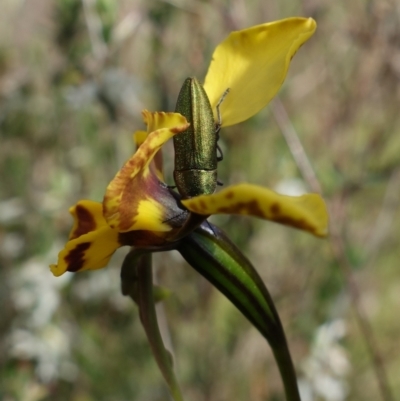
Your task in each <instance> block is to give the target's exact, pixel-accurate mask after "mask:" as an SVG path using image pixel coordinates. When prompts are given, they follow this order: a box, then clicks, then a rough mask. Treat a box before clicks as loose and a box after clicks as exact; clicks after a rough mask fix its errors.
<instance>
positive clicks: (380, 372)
mask: <svg viewBox="0 0 400 401" xmlns="http://www.w3.org/2000/svg"><path fill="white" fill-rule="evenodd" d="M272 111H273V115H274V117H275V120H276V122H277V124H278V126H279V128H280V130H281V133H282V135H283V136H284V138H285V140H286V143H287V144H288V147H289V149H290V152H291V153H292V156H293V158H294V160H295V162H296V164H297V167H298V169H299V171H300V173H301V174H302V176H303V178H304V180H305V181H306V182H307V184H308V185H309V186H310V188H311V190H312V191H314V192H318V193H322V187H321V184H320V182H319V180H318V178H317V176H316V174H315V172H314V170H313V168H312V165H311V163H310V161H309V159H308V157H307V155H306V152H305V150H304V148H303V146H302V144H301V142H300V139H299V136H298V135H297V132H296V130H295V128H294V127H293V124H292V123H291V121H290V119H289V116H288V114H287V112H286V110H285V108H284V106H283V104H282V103H281V102H280V101H279V100H275V101H274V103H273V104H272ZM396 182H397V180H396ZM329 240H330V244H331V247H332V251H333V257H334V258H335V260H336V262H337V264H338V266H339V267H340V269H341V272H342V275H343V276H344V278H345V281H346V284H347V287H348V289H349V293H350V299H351V304H352V307H353V310H354V313H355V316H356V320H357V324H358V326H359V329H360V331H361V333H362V336H363V337H364V340H365V343H366V346H367V348H368V351H369V353H370V357H371V360H372V364H373V367H374V370H375V376H376V379H377V382H378V386H379V391H380V393H381V397H382V400H384V401H394V397H393V394H392V391H391V389H390V386H389V380H388V377H387V374H386V370H385V366H384V363H383V358H382V356H381V353H380V351H379V348H378V344H377V341H376V339H375V336H374V333H373V329H372V327H371V324H370V322H369V320H368V317H367V315H366V313H365V311H364V309H363V307H362V305H361V301H360V290H359V288H358V285H357V282H356V280H355V278H354V275H353V267H352V265H351V262H350V260H349V258H348V257H347V254H346V251H345V246H344V243H343V238H342V236H341V233H340V232H339V230H338V229H337V227H336V226H335V222H334V221H333V222H331V235H330V237H329Z"/></svg>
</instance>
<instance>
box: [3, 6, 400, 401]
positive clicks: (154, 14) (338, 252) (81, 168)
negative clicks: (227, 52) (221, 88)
mask: <svg viewBox="0 0 400 401" xmlns="http://www.w3.org/2000/svg"><path fill="white" fill-rule="evenodd" d="M296 15H298V16H311V17H313V18H315V19H316V21H317V23H318V30H317V33H316V34H315V36H314V37H313V38H312V39H311V40H310V41H309V42H308V43H307V44H306V45H305V46H304V47H303V48H302V49H301V50H300V51H299V53H298V54H297V55H296V57H295V58H294V61H293V63H292V66H291V69H290V72H289V76H288V79H287V80H286V83H285V85H284V86H283V88H282V90H281V92H280V95H279V96H280V101H281V102H282V104H283V106H284V108H285V109H286V111H287V113H288V116H289V119H290V122H291V123H292V124H293V126H294V128H295V130H296V133H297V135H298V136H299V138H300V140H301V142H302V143H303V146H304V148H305V151H306V153H307V155H308V157H309V159H310V160H311V163H312V165H313V167H314V169H315V171H316V174H317V176H318V179H319V180H320V182H321V186H322V189H323V192H324V195H325V198H326V200H327V202H328V204H329V207H330V211H331V221H332V231H333V233H334V235H333V236H332V238H331V239H330V240H326V241H323V240H318V239H315V238H312V237H311V236H309V235H307V234H304V233H301V232H297V231H295V230H289V229H287V228H284V227H280V226H277V225H275V224H272V223H270V224H268V223H265V222H260V221H256V220H251V219H246V218H242V217H231V216H228V217H226V216H224V217H219V218H216V219H215V221H216V222H217V223H218V224H219V225H220V226H221V227H222V228H223V229H224V230H225V231H226V232H227V233H228V234H229V236H230V237H231V238H232V240H233V241H235V242H236V244H238V245H239V246H240V247H241V248H242V249H243V251H244V252H245V253H246V254H247V255H248V256H249V258H250V259H251V260H252V262H254V265H255V266H256V268H257V269H258V270H259V272H260V274H261V276H262V277H263V279H264V280H265V283H266V285H267V287H268V288H269V290H270V291H271V294H272V296H273V298H274V300H275V301H276V304H277V308H278V311H279V313H280V315H281V318H282V321H283V325H284V327H285V330H286V332H287V336H288V341H289V344H290V347H291V351H292V355H293V359H294V362H295V365H296V367H297V369H298V374H299V378H300V383H301V388H302V391H303V399H304V401H312V400H327V401H341V400H364V401H369V400H371V401H376V400H380V399H382V397H381V395H380V392H379V387H378V385H377V380H376V377H375V374H374V369H375V368H376V364H374V362H373V361H372V360H371V358H370V355H369V353H368V350H367V346H366V343H365V336H364V335H363V333H362V332H361V331H360V330H359V326H358V325H357V322H356V319H355V317H354V313H353V306H354V297H352V296H351V291H353V289H352V286H351V285H350V284H349V277H350V276H349V275H347V276H346V275H344V274H343V271H344V270H343V269H342V268H341V264H342V263H344V262H343V261H347V262H349V264H348V267H349V269H350V273H351V275H352V276H351V277H353V279H354V280H355V282H356V283H357V285H358V287H359V289H360V298H359V303H360V305H359V306H360V307H362V308H363V309H364V310H365V312H366V316H367V318H368V320H369V322H370V324H371V327H372V331H373V335H374V337H375V338H376V341H377V344H378V347H379V352H380V356H381V358H382V360H383V363H384V365H385V367H386V370H387V373H388V385H389V386H390V387H391V389H392V392H393V393H394V394H400V381H399V380H398V378H399V377H400V358H399V354H398V343H399V338H400V321H399V319H397V318H396V317H395V316H397V313H398V310H399V308H400V297H399V290H400V273H399V256H400V248H399V246H398V239H399V237H400V218H399V193H400V135H399V132H400V113H399V102H400V84H399V82H400V50H399V49H400V22H399V21H400V8H399V5H398V3H397V2H396V1H395V0H379V1H378V0H369V1H355V2H347V1H344V0H341V1H340V0H339V1H335V2H329V1H326V0H320V1H317V0H307V1H303V2H299V1H294V0H279V1H278V0H270V1H260V0H248V1H245V0H235V1H229V0H210V1H206V0H204V1H200V0H192V1H190V0H173V1H172V0H171V1H156V0H151V1H145V0H136V1H127V0H120V1H118V2H117V1H113V0H54V1H50V0H31V1H25V2H24V1H18V0H14V1H12V0H4V1H1V2H0V177H1V180H0V301H1V305H2V312H1V317H0V399H1V400H4V401H20V400H22V401H39V400H43V401H47V400H57V401H62V400H72V401H91V400H96V401H102V400H104V401H105V400H107V401H109V400H115V401H116V400H150V401H158V400H166V399H168V393H167V390H166V386H165V385H164V383H163V380H162V377H161V374H160V373H159V371H158V369H157V367H156V364H155V362H154V360H153V359H152V356H151V353H150V350H149V347H148V345H147V342H146V338H145V335H144V332H143V329H142V327H141V325H140V322H139V317H138V314H137V310H136V307H135V306H134V305H133V304H131V303H130V301H129V300H128V299H125V298H124V297H123V296H122V295H121V293H120V290H119V267H120V265H121V261H122V258H123V256H124V254H125V252H126V250H122V251H121V252H117V254H116V255H115V257H114V258H113V260H112V263H111V266H109V267H108V268H107V269H104V270H101V271H97V272H89V273H86V272H84V273H79V274H76V275H73V274H71V275H68V274H67V275H65V276H63V277H61V278H54V277H52V275H51V273H50V272H49V270H48V264H49V263H52V262H54V261H55V260H56V256H57V253H58V251H59V250H60V249H61V248H62V247H63V245H64V243H65V241H66V238H67V236H68V233H69V230H70V228H71V218H70V216H69V213H68V208H69V207H70V206H71V205H72V204H74V203H75V202H76V201H78V200H79V199H82V198H87V199H94V200H99V201H100V200H101V199H102V195H103V192H104V189H105V187H106V185H107V183H108V182H109V180H110V179H111V178H112V177H113V175H114V174H115V172H116V171H117V169H118V167H119V166H121V164H122V163H123V161H124V160H125V159H127V158H128V157H129V156H130V154H131V152H132V151H133V146H132V138H131V133H132V132H133V131H134V130H137V129H142V128H143V122H142V119H141V114H140V112H141V110H142V109H144V108H148V109H150V110H173V109H174V103H175V100H176V97H177V93H178V91H179V89H180V86H181V84H182V82H183V80H184V78H186V77H187V76H197V77H198V78H199V79H202V77H204V74H205V72H206V70H207V66H208V62H209V60H210V56H211V53H212V50H213V49H214V47H215V45H216V44H218V43H219V42H220V41H221V40H222V39H223V38H224V37H225V36H226V35H227V34H228V33H229V32H230V31H232V30H237V29H241V28H244V27H248V26H251V25H255V24H258V23H262V22H265V21H272V20H275V19H280V18H284V17H289V16H296ZM261 73H262V72H261ZM266 73H268V72H266ZM275 117H277V116H276V108H274V107H272V108H271V107H268V108H267V109H265V110H264V111H263V112H261V113H259V114H258V115H257V116H256V117H254V118H253V119H251V120H250V121H248V122H246V123H243V124H241V125H238V126H235V127H233V128H230V129H225V130H223V131H222V133H221V141H220V144H221V147H222V148H223V151H224V156H225V157H224V162H223V163H220V166H219V167H220V179H221V180H222V181H223V182H224V183H226V184H228V183H233V182H240V181H248V182H252V183H257V184H261V185H265V186H269V187H272V188H283V187H285V188H289V189H292V190H293V188H298V187H300V188H304V189H305V190H307V191H309V190H310V188H308V187H307V183H306V182H305V181H304V180H303V178H302V176H301V175H300V173H299V170H298V168H297V166H296V163H295V161H294V159H293V157H292V154H291V152H290V151H289V150H288V147H287V145H286V143H285V140H284V138H283V136H282V133H281V130H280V128H279V126H278V124H277V123H276V119H275ZM166 153H167V154H166V157H165V159H166V170H167V171H170V172H171V171H172V165H171V157H170V156H172V148H171V146H169V147H167V149H166ZM169 182H171V183H172V179H171V177H169ZM338 239H340V242H339V243H337V240H338ZM156 261H157V278H158V281H159V282H160V283H161V284H162V285H163V286H166V287H169V288H170V289H171V290H172V291H173V295H172V296H171V297H170V298H169V299H168V300H167V301H165V302H164V303H163V304H162V305H161V306H160V307H159V308H160V309H159V313H160V319H161V325H162V327H163V330H164V334H165V336H166V339H167V342H168V343H170V344H171V345H170V348H171V349H173V353H174V356H175V366H176V370H177V374H178V377H179V379H180V382H181V384H182V389H183V393H184V394H185V397H187V399H188V400H192V401H206V400H207V401H221V400H246V401H247V400H252V401H262V400H270V401H275V400H283V395H282V387H281V381H280V378H279V375H278V371H277V368H276V366H275V363H274V360H273V358H272V354H271V352H270V350H269V348H268V345H267V344H266V342H265V341H264V340H263V339H262V337H261V336H260V335H259V334H258V333H257V332H256V330H255V329H254V328H252V327H251V326H250V324H249V323H248V322H247V321H246V320H245V319H244V318H243V317H242V316H241V315H240V313H239V312H237V311H236V310H235V309H234V308H233V306H231V305H230V304H229V303H228V301H226V300H225V299H224V298H223V297H222V296H221V295H220V294H218V293H217V292H216V290H214V289H213V288H212V287H211V286H210V285H209V284H208V283H207V282H206V281H205V280H204V279H203V278H201V277H200V276H198V275H197V274H196V273H195V272H194V271H192V270H191V268H189V267H188V266H187V265H185V263H184V262H183V261H182V260H181V258H180V257H179V255H178V254H175V253H167V254H163V255H157V258H156Z"/></svg>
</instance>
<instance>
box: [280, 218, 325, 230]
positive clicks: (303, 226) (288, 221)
mask: <svg viewBox="0 0 400 401" xmlns="http://www.w3.org/2000/svg"><path fill="white" fill-rule="evenodd" d="M273 221H275V222H277V223H280V224H285V225H287V226H291V227H295V228H299V229H300V230H305V231H309V232H311V233H314V234H315V233H316V232H317V230H316V228H315V227H313V226H312V225H311V224H309V223H307V222H306V221H305V220H304V219H298V220H296V219H293V218H292V217H287V216H286V217H285V216H281V217H276V218H274V219H273Z"/></svg>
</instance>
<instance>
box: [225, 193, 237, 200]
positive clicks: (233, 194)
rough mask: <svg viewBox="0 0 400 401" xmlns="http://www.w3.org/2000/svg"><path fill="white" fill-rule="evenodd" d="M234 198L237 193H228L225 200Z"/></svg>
mask: <svg viewBox="0 0 400 401" xmlns="http://www.w3.org/2000/svg"><path fill="white" fill-rule="evenodd" d="M234 196H235V193H234V192H233V191H228V192H227V193H226V194H225V198H226V199H233V197H234Z"/></svg>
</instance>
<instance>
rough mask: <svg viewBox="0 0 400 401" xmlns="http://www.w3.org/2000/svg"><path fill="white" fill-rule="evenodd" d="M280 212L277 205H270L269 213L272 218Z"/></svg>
mask: <svg viewBox="0 0 400 401" xmlns="http://www.w3.org/2000/svg"><path fill="white" fill-rule="evenodd" d="M280 212H281V207H280V206H279V203H273V204H272V205H271V213H272V215H273V216H277V215H278V214H280Z"/></svg>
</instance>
